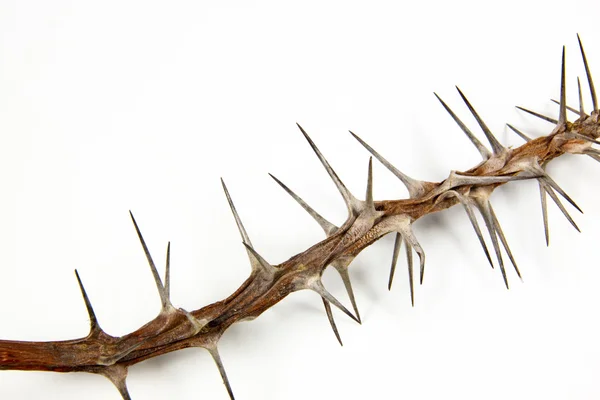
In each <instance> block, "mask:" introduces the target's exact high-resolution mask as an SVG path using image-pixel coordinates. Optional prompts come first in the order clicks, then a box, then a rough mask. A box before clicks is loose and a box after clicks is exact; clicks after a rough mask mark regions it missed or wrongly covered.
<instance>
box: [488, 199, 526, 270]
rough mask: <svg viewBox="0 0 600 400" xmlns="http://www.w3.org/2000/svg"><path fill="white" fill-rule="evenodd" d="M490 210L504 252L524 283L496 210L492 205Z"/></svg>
mask: <svg viewBox="0 0 600 400" xmlns="http://www.w3.org/2000/svg"><path fill="white" fill-rule="evenodd" d="M489 209H490V212H491V214H492V218H493V220H494V226H495V228H496V232H497V233H498V236H499V237H500V241H501V242H502V245H503V246H504V250H505V251H506V254H508V258H509V259H510V262H511V263H512V265H513V268H514V269H515V272H516V273H517V276H518V277H519V279H520V280H521V281H523V278H522V277H521V271H519V267H517V262H516V261H515V258H514V257H513V254H512V251H510V247H509V246H508V242H507V240H506V237H505V236H504V232H503V231H502V227H501V226H500V222H499V221H498V218H497V217H496V213H495V212H494V209H493V208H492V205H491V204H490V205H489Z"/></svg>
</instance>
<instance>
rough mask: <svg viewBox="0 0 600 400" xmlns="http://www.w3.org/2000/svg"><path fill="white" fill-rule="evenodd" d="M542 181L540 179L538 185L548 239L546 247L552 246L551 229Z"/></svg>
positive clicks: (545, 233)
mask: <svg viewBox="0 0 600 400" xmlns="http://www.w3.org/2000/svg"><path fill="white" fill-rule="evenodd" d="M542 182H543V181H542V180H541V179H538V185H539V187H540V201H541V203H542V218H543V220H544V236H545V237H546V246H549V245H550V229H549V228H548V201H547V200H546V190H545V189H544V186H543V185H545V184H544V183H542Z"/></svg>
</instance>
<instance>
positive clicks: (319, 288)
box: [310, 280, 360, 324]
mask: <svg viewBox="0 0 600 400" xmlns="http://www.w3.org/2000/svg"><path fill="white" fill-rule="evenodd" d="M310 289H312V290H314V291H315V292H317V293H318V294H319V295H320V296H321V297H322V298H324V299H325V300H327V301H328V302H329V303H331V304H333V305H334V306H336V307H337V308H339V309H340V310H341V311H342V312H343V313H344V314H346V315H347V316H349V317H350V318H352V319H353V320H355V321H356V322H358V323H359V324H360V321H359V320H358V318H356V317H355V316H354V315H353V314H352V313H351V312H350V311H348V309H347V308H346V307H344V305H343V304H342V303H340V302H339V301H338V299H336V298H335V297H333V295H332V294H331V293H329V292H328V291H327V289H325V286H323V283H322V282H321V281H320V280H317V281H314V282H313V283H312V284H311V286H310Z"/></svg>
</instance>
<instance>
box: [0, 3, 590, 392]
mask: <svg viewBox="0 0 600 400" xmlns="http://www.w3.org/2000/svg"><path fill="white" fill-rule="evenodd" d="M554 3H555V4H553V3H552V2H541V1H536V2H526V1H503V2H494V3H484V2H468V1H453V2H442V1H434V2H408V3H407V2H402V3H401V2H384V1H372V2H368V3H367V2H350V1H337V2H309V1H303V2H293V3H292V2H276V1H270V2H268V1H243V2H242V1H232V2H220V3H217V2H208V1H200V2H198V1H187V2H169V3H166V2H153V1H152V2H148V1H109V2H89V1H53V2H45V1H3V2H2V3H0V186H1V192H0V193H1V195H0V271H1V274H0V276H1V278H0V337H1V338H2V339H13V340H17V339H18V340H60V339H71V338H75V337H80V336H84V335H85V334H86V333H87V329H88V319H87V314H86V311H85V308H84V304H83V301H82V300H81V297H80V294H79V289H78V287H77V284H76V280H75V277H74V274H73V270H74V269H75V268H77V269H78V270H79V273H80V274H81V277H82V279H83V281H84V284H85V286H86V289H87V291H88V294H89V296H90V298H91V300H92V302H93V304H94V307H95V310H96V313H97V315H98V318H99V320H100V323H101V325H102V326H103V327H104V329H105V330H106V331H107V332H108V333H110V334H113V335H123V334H125V333H128V332H131V331H132V330H135V329H137V328H138V327H139V326H141V325H142V324H144V323H145V322H147V321H148V320H150V319H151V318H153V317H154V316H155V315H156V313H157V312H158V310H159V306H160V302H159V299H158V295H157V294H156V289H155V287H154V286H153V283H152V280H151V274H150V272H149V270H148V267H147V264H146V261H145V257H144V255H143V252H142V249H141V246H140V245H139V242H138V240H137V237H136V235H135V231H134V229H133V226H132V224H131V222H130V220H129V216H128V210H129V209H131V210H132V211H133V212H134V214H135V216H136V218H137V220H138V223H139V224H140V228H141V229H142V232H143V234H144V236H145V238H146V241H147V242H148V244H149V246H150V249H151V251H152V253H153V255H154V258H155V260H157V261H160V260H163V259H164V255H165V249H166V244H167V242H168V241H169V240H170V241H171V243H172V298H173V303H174V304H175V305H176V306H180V307H183V308H186V309H196V308H199V307H201V306H204V305H206V304H208V303H210V302H213V301H217V300H220V299H222V298H224V297H226V296H228V295H229V294H230V293H232V292H233V291H234V290H235V289H236V288H237V287H238V286H239V285H240V284H241V283H242V282H243V280H244V279H245V278H246V277H247V275H248V273H249V265H248V261H247V257H246V252H245V250H244V248H243V246H242V244H241V239H240V237H239V235H238V232H237V229H236V226H235V223H234V220H233V218H232V216H231V214H230V211H229V208H228V206H227V203H226V200H225V197H224V195H223V193H222V189H221V186H220V182H219V177H223V178H224V179H225V181H226V182H227V184H228V186H229V190H230V192H231V195H232V197H233V200H234V202H235V204H236V206H237V208H238V211H239V212H240V215H241V217H242V219H243V221H244V223H245V225H246V228H247V230H248V232H249V234H250V237H251V238H252V241H253V243H254V245H255V248H256V249H257V250H258V251H259V252H260V253H261V254H262V255H263V256H264V257H265V258H266V259H267V260H269V261H270V262H272V263H279V262H282V261H284V260H286V259H287V258H289V257H291V256H292V255H294V254H296V253H298V252H301V251H303V250H305V249H306V248H308V247H309V246H310V245H312V244H314V243H316V242H317V241H319V240H321V239H322V232H321V231H320V229H319V227H318V226H317V224H316V223H314V222H313V221H312V220H311V219H310V217H309V216H308V215H306V214H305V213H304V211H303V210H302V209H301V208H300V207H298V205H297V204H295V202H294V201H293V200H292V199H291V198H289V196H287V194H285V193H284V192H283V191H282V190H281V189H280V188H279V187H278V186H277V185H276V184H275V183H274V182H273V181H272V180H271V179H270V178H269V177H268V175H267V172H270V173H273V174H274V175H275V176H277V177H278V178H280V179H281V180H283V181H284V182H285V183H286V184H288V185H289V186H290V187H291V188H292V189H293V190H295V191H296V192H297V193H298V194H299V195H300V196H302V197H303V198H304V199H305V200H306V201H307V202H309V204H311V205H312V206H313V207H314V208H316V209H317V210H318V211H319V212H321V213H322V214H323V215H324V216H326V217H327V218H329V219H330V220H331V221H332V222H334V223H341V222H342V221H343V220H344V217H345V215H344V206H343V203H342V200H341V198H340V197H339V194H338V193H337V191H336V189H335V187H334V186H333V184H332V183H331V182H330V181H329V178H328V177H327V175H326V173H325V171H324V170H323V169H322V167H321V166H320V164H319V162H318V161H317V159H316V157H315V156H314V154H313V153H312V152H311V150H310V148H309V146H308V144H307V143H306V142H305V141H304V139H303V137H302V136H301V134H300V133H299V131H298V130H297V128H296V126H295V122H299V123H300V124H302V125H303V126H304V128H305V129H306V130H307V131H308V133H309V134H311V135H312V138H313V139H314V141H315V142H316V143H317V145H318V146H319V147H320V148H321V150H322V151H323V153H324V154H325V155H326V156H327V157H328V158H329V160H330V162H331V164H332V165H333V167H334V168H335V169H336V171H337V172H338V174H339V175H340V177H341V178H342V180H344V182H345V183H346V184H347V186H348V187H349V188H350V189H351V190H352V191H354V193H355V194H356V195H357V196H358V197H362V196H363V193H364V188H365V184H366V169H367V162H368V153H367V152H366V151H365V150H364V149H363V148H362V147H361V146H360V145H359V144H358V143H357V142H356V141H355V140H354V139H353V138H352V137H351V136H350V135H349V134H348V132H347V130H348V129H351V130H352V131H354V132H355V133H357V134H358V135H360V136H361V137H362V138H363V139H364V140H366V141H367V142H368V143H369V144H371V145H372V146H373V147H374V148H376V149H377V150H378V151H379V152H380V153H382V154H383V155H384V156H385V157H387V158H388V159H389V160H390V161H391V162H392V163H394V164H395V165H396V167H398V168H399V169H401V170H403V171H404V172H406V173H407V174H409V175H411V176H413V177H416V178H421V179H425V180H431V181H439V180H442V179H444V178H445V177H446V176H447V175H448V173H449V171H450V170H452V169H455V170H464V169H468V168H470V167H472V166H473V165H475V164H477V163H478V162H479V159H478V157H479V156H478V153H477V151H476V150H475V149H474V148H473V147H472V146H471V144H470V143H469V142H468V140H467V139H466V137H465V136H464V135H463V134H462V132H461V131H460V130H459V128H458V127H457V126H456V125H455V124H454V123H453V122H452V120H451V119H450V117H449V116H448V115H447V114H446V112H445V111H444V110H443V109H442V107H441V106H440V105H439V103H438V102H437V100H436V99H435V97H434V96H433V94H432V92H433V91H436V92H437V93H438V94H439V95H440V96H441V97H442V98H444V100H446V102H447V103H448V104H449V105H450V106H451V107H452V108H453V109H454V110H455V111H456V112H457V113H458V114H459V116H461V117H462V118H463V119H464V121H465V122H466V123H467V124H468V125H469V126H470V127H471V128H472V129H473V130H474V131H476V132H477V134H478V135H479V136H480V137H481V138H482V140H483V134H481V131H480V130H479V129H476V128H477V126H476V123H475V121H474V120H473V119H472V117H471V116H470V115H469V114H468V110H467V109H466V107H465V106H464V105H463V104H462V103H461V101H460V98H459V96H458V94H457V92H456V90H455V89H454V85H455V84H456V85H459V86H460V87H461V89H462V90H463V91H464V92H465V93H466V95H467V96H468V97H469V99H470V100H471V102H472V103H473V104H474V105H475V107H476V108H477V110H478V111H479V112H480V114H481V116H482V117H483V118H484V119H485V121H486V122H487V123H488V125H489V126H490V127H491V129H492V130H493V131H494V132H496V134H497V136H498V138H499V139H500V140H501V141H502V142H503V143H504V144H506V145H513V146H517V145H520V144H521V143H522V142H521V141H520V139H519V138H518V137H516V136H515V135H514V134H512V133H511V132H509V131H507V130H506V128H505V125H504V124H505V122H510V123H512V124H514V125H516V126H517V127H519V128H521V129H522V130H524V131H526V132H528V133H529V134H531V135H532V136H536V135H543V134H547V133H549V132H550V130H551V129H552V126H551V125H550V124H547V123H545V122H542V121H536V120H535V119H534V118H530V117H528V116H526V115H524V114H522V113H519V112H517V111H516V110H515V109H514V105H519V104H520V105H523V106H525V107H529V108H532V109H535V110H538V111H541V112H545V113H549V114H554V115H556V111H557V107H556V106H555V105H553V104H552V103H551V102H550V98H551V97H557V96H558V91H559V73H560V54H561V47H562V45H566V46H567V73H568V96H569V99H570V100H569V101H570V103H572V104H575V105H576V99H577V91H576V85H575V82H576V77H577V76H578V75H579V76H582V77H583V76H584V75H583V66H582V63H581V59H580V56H579V52H578V48H577V40H576V33H580V34H581V36H582V38H583V40H584V43H585V45H586V46H587V53H588V59H589V62H590V64H591V67H592V70H593V71H594V72H595V74H596V76H597V78H596V79H597V84H600V27H599V24H598V15H599V11H600V5H599V4H598V2H597V1H571V2H569V3H568V4H567V3H565V2H554ZM585 94H586V97H585V101H586V102H587V105H588V109H589V105H590V97H589V92H587V90H586V91H585ZM570 116H571V117H573V115H572V114H571V115H570ZM374 168H375V196H376V198H377V199H386V198H388V199H389V198H400V197H405V196H406V192H405V190H404V189H403V187H402V186H401V184H400V182H399V181H397V180H396V179H395V178H394V177H393V176H392V175H391V174H390V173H389V172H388V171H387V170H385V168H383V167H382V166H381V165H380V164H378V163H376V164H375V167H374ZM548 171H549V172H550V173H551V175H552V176H553V177H554V178H555V180H556V181H557V182H559V184H561V185H562V186H563V187H564V188H565V190H566V191H567V192H568V193H569V194H571V196H572V197H573V198H574V199H576V201H578V203H579V205H580V206H581V207H582V208H583V209H584V211H585V215H580V214H579V213H577V211H575V210H573V208H572V207H570V206H568V205H567V207H568V208H569V210H570V211H571V212H572V215H573V216H574V218H575V219H576V221H577V223H578V224H579V226H580V228H581V230H582V233H581V234H579V233H577V232H576V231H575V230H574V229H572V228H571V227H570V225H569V224H568V222H567V221H566V220H565V219H564V218H563V217H562V215H561V214H560V212H559V210H558V209H557V208H556V207H555V206H554V205H553V204H550V205H549V211H550V235H551V239H550V241H551V244H550V247H549V248H546V245H545V242H544V237H543V227H542V218H541V211H540V206H539V194H538V192H537V185H535V184H534V183H531V182H520V183H515V184H510V185H507V186H505V187H502V188H501V189H499V190H497V192H495V193H494V195H493V197H492V202H493V204H494V206H495V208H496V212H497V214H498V216H499V218H500V221H501V223H502V224H503V227H504V230H505V233H506V235H507V237H508V241H509V243H510V244H511V246H512V250H513V253H514V254H515V256H516V258H517V261H518V263H519V266H520V268H521V271H522V274H523V277H524V282H523V283H521V282H520V281H519V280H518V278H517V277H516V275H515V273H514V271H512V270H511V269H510V268H509V269H508V270H509V279H510V283H511V289H510V290H509V291H507V290H506V289H504V286H503V282H502V278H501V275H500V271H499V270H498V269H496V270H492V269H491V268H490V267H489V265H488V264H487V261H486V260H485V257H484V255H483V252H482V251H481V249H480V247H479V244H478V241H477V239H476V237H475V235H474V234H473V232H472V229H471V226H470V224H469V222H468V220H467V218H466V216H465V215H464V212H463V210H462V209H461V208H458V207H455V208H454V209H451V210H448V211H445V212H443V213H440V214H439V215H432V216H428V217H426V218H423V220H421V221H419V222H418V223H417V224H416V225H415V231H416V235H417V236H418V238H419V240H420V242H421V244H422V246H423V247H424V249H425V252H426V254H427V266H426V276H425V283H424V285H423V286H421V287H417V290H416V306H415V307H414V308H412V307H411V306H410V301H409V291H408V283H407V274H406V268H405V261H404V256H402V258H401V259H400V263H399V267H398V270H397V274H396V279H395V284H394V287H393V288H392V291H391V292H388V291H387V288H386V285H387V276H388V272H389V264H390V259H391V253H392V242H393V240H392V239H393V238H391V237H388V238H384V239H382V240H381V241H379V242H378V243H376V244H375V245H373V246H372V247H371V248H369V249H367V250H366V251H364V252H363V253H362V254H361V255H360V257H358V259H357V260H356V261H355V263H354V264H353V266H352V267H351V275H352V277H353V280H354V285H355V291H356V295H357V300H358V303H359V307H360V310H361V313H362V317H363V325H362V326H358V325H357V324H355V323H354V322H353V321H351V320H349V319H348V318H346V317H345V316H344V315H343V314H341V313H339V312H336V314H335V315H336V319H337V323H338V327H339V329H340V330H341V334H342V338H343V340H344V347H343V348H342V347H340V346H339V345H338V344H337V342H336V340H335V338H334V336H333V334H332V332H331V331H330V328H329V325H328V322H327V319H326V317H325V313H324V312H323V310H322V303H321V301H320V299H319V298H318V296H317V295H315V294H313V293H308V292H306V293H297V294H293V295H291V296H289V297H288V298H287V299H286V300H284V301H283V302H281V303H280V304H278V305H277V306H275V307H274V308H273V309H271V310H269V311H268V312H265V313H264V314H263V315H262V316H261V317H260V318H258V319H257V320H255V321H254V322H250V323H242V324H237V325H234V326H233V327H232V328H231V329H229V331H227V333H226V334H225V336H224V337H223V339H222V341H221V346H220V350H221V355H222V357H223V360H224V363H225V366H226V368H227V372H228V374H229V377H230V380H231V383H232V386H233V389H234V391H235V393H236V396H237V398H238V399H240V400H250V399H261V400H264V399H306V398H313V399H337V398H347V399H363V398H370V399H378V398H393V399H396V398H406V399H408V398H410V399H413V400H417V399H440V398H444V399H452V398H460V399H507V398H510V399H533V398H544V399H596V398H599V397H600V385H599V384H598V376H599V374H600V341H599V338H600V324H599V323H598V318H599V312H598V311H599V308H600V291H599V290H598V286H599V282H600V259H599V257H598V245H597V243H598V240H599V239H600V209H599V208H598V207H597V205H598V201H599V200H598V199H599V198H600V197H599V195H600V185H599V184H598V182H600V165H598V164H597V163H594V162H593V161H592V160H591V159H589V158H585V157H574V156H564V157H562V158H561V159H559V160H557V161H555V162H554V163H552V164H551V165H550V167H549V169H548ZM565 204H566V203H565ZM490 249H491V247H490ZM159 264H160V263H159ZM325 281H326V285H327V286H328V288H330V290H331V291H332V292H333V293H335V294H336V295H338V297H339V298H340V299H341V300H342V301H343V302H345V303H346V304H349V302H348V300H347V298H346V296H345V294H344V290H343V287H342V285H341V283H340V281H339V278H338V277H337V276H336V275H335V273H333V272H331V271H328V272H327V273H326V276H325ZM128 385H129V388H130V392H131V395H132V397H133V398H134V399H136V400H139V399H227V393H226V391H225V389H224V387H223V385H222V383H221V380H220V377H219V375H218V372H217V369H216V368H215V367H214V366H213V363H212V360H211V359H210V357H209V355H208V353H207V352H205V351H203V350H201V349H190V350H185V351H181V352H178V353H176V354H169V355H166V356H163V357H159V358H156V359H153V360H150V361H147V362H144V363H142V364H139V365H137V366H135V367H133V368H131V370H130V377H129V379H128ZM84 396H85V398H86V399H90V400H91V399H118V398H119V395H118V393H117V391H116V390H115V389H114V388H113V387H112V385H111V384H110V383H109V382H108V381H107V380H106V379H104V378H102V377H97V376H92V375H86V374H54V373H35V372H13V371H4V372H2V373H0V398H2V399H46V398H47V399H52V398H57V399H58V398H60V399H80V398H82V397H84Z"/></svg>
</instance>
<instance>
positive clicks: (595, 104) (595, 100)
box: [577, 34, 598, 111]
mask: <svg viewBox="0 0 600 400" xmlns="http://www.w3.org/2000/svg"><path fill="white" fill-rule="evenodd" d="M577 41H578V42H579V49H580V50H581V58H582V59H583V65H584V67H585V74H586V75H587V80H588V84H589V85H590V93H591V94H592V105H593V107H594V111H598V98H597V97H596V89H594V81H593V80H592V73H591V72H590V66H589V65H588V62H587V57H586V56H585V51H584V50H583V44H581V38H580V37H579V34H577Z"/></svg>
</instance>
